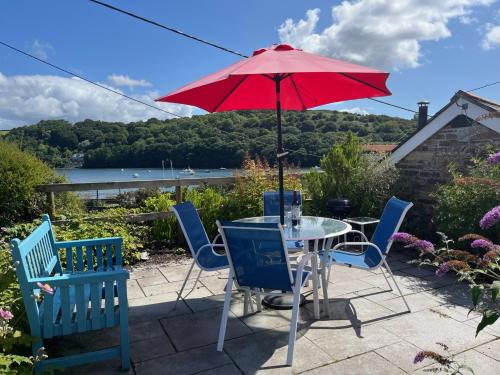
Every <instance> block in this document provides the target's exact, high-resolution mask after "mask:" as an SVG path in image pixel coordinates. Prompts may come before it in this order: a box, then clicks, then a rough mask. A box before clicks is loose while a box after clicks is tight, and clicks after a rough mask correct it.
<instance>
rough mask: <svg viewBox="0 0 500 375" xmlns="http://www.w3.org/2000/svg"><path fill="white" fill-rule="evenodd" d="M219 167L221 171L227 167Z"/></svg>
mask: <svg viewBox="0 0 500 375" xmlns="http://www.w3.org/2000/svg"><path fill="white" fill-rule="evenodd" d="M219 169H220V170H221V171H222V170H224V169H227V168H224V167H220V168H219Z"/></svg>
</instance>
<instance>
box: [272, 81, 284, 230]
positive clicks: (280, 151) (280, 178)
mask: <svg viewBox="0 0 500 375" xmlns="http://www.w3.org/2000/svg"><path fill="white" fill-rule="evenodd" d="M274 81H275V82H276V124H277V127H276V128H277V132H278V155H277V159H278V182H279V192H280V223H281V225H283V224H285V196H284V195H285V194H284V189H283V157H284V156H285V155H284V154H285V150H284V149H283V138H282V130H281V98H280V86H281V76H280V75H278V74H276V75H275V77H274Z"/></svg>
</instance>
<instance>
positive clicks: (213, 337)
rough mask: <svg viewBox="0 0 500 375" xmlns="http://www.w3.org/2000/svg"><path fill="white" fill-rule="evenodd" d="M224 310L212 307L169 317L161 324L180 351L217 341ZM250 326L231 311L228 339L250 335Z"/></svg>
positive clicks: (227, 331) (227, 332) (228, 323)
mask: <svg viewBox="0 0 500 375" xmlns="http://www.w3.org/2000/svg"><path fill="white" fill-rule="evenodd" d="M221 317H222V310H220V309H212V310H206V311H201V312H197V313H193V314H190V315H184V316H179V317H174V318H169V319H162V320H161V324H162V325H163V327H164V328H165V331H166V332H167V334H168V336H169V337H170V339H171V340H172V342H173V344H174V346H175V348H176V349H177V350H179V351H183V350H187V349H192V348H196V347H200V346H203V345H208V344H212V343H215V342H217V337H218V335H219V325H220V320H221ZM250 333H252V331H251V330H250V328H248V327H247V326H246V325H244V324H243V323H242V322H241V321H240V320H239V319H238V318H236V316H235V315H234V314H233V313H231V312H230V313H229V319H228V322H227V330H226V340H229V339H231V338H235V337H239V336H243V335H248V334H250Z"/></svg>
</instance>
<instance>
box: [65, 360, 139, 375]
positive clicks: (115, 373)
mask: <svg viewBox="0 0 500 375" xmlns="http://www.w3.org/2000/svg"><path fill="white" fill-rule="evenodd" d="M56 373H57V372H56ZM65 374H68V375H88V374H92V375H126V374H130V375H133V374H134V369H133V368H132V367H131V368H130V370H128V371H125V372H124V371H122V370H121V362H120V359H111V360H107V361H105V362H97V363H90V364H88V365H83V366H77V367H69V368H67V369H66V370H65Z"/></svg>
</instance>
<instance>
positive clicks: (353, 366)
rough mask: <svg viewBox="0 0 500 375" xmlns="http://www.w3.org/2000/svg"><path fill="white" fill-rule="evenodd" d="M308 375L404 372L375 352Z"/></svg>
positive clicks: (380, 374)
mask: <svg viewBox="0 0 500 375" xmlns="http://www.w3.org/2000/svg"><path fill="white" fill-rule="evenodd" d="M306 374H308V375H330V374H339V375H340V374H342V375H344V374H345V375H367V374H370V375H404V374H405V372H403V370H401V369H399V368H397V367H396V366H394V365H393V364H392V363H390V362H389V361H387V360H386V359H384V358H382V357H381V356H379V355H377V354H376V353H374V352H370V353H366V354H363V355H360V356H357V357H354V358H349V359H346V360H344V361H341V362H337V363H334V364H331V365H328V366H324V367H320V368H317V369H315V370H312V371H309V372H306Z"/></svg>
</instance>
